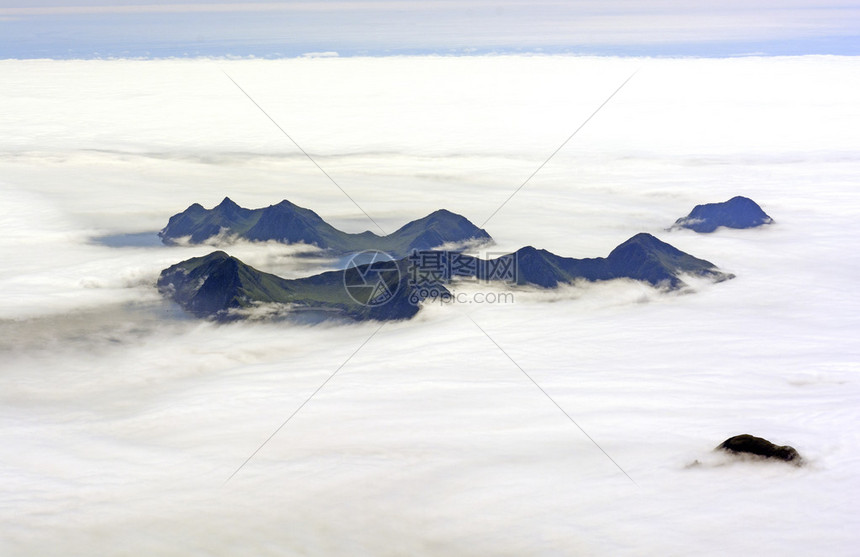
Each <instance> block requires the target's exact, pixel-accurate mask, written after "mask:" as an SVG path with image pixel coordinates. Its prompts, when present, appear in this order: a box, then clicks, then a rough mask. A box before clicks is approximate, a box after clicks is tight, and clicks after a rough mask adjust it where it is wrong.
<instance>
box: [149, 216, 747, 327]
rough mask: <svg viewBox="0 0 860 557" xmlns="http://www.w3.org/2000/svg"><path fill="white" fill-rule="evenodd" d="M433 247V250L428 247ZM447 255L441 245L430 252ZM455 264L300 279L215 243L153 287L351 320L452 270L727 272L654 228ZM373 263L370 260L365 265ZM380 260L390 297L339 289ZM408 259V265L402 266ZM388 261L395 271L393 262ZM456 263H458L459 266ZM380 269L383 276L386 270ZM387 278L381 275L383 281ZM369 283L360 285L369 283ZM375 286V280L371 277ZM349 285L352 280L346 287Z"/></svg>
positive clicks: (444, 278)
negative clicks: (571, 250)
mask: <svg viewBox="0 0 860 557" xmlns="http://www.w3.org/2000/svg"><path fill="white" fill-rule="evenodd" d="M431 253H434V252H431ZM435 253H442V254H444V255H445V256H449V255H450V254H449V252H435ZM458 258H459V259H460V263H461V264H462V267H458V269H457V271H458V272H456V273H455V272H452V270H451V267H450V266H446V267H442V269H444V271H443V272H442V273H441V274H437V275H435V279H434V280H433V281H431V282H430V283H429V284H415V283H414V282H413V279H414V278H415V275H414V274H413V273H412V271H413V270H414V265H415V260H413V259H410V257H405V258H402V259H399V260H395V261H387V262H378V263H369V264H365V265H360V266H357V267H350V268H347V269H346V270H344V271H328V272H325V273H320V274H318V275H314V276H311V277H306V278H300V279H283V278H281V277H278V276H276V275H272V274H270V273H264V272H262V271H258V270H257V269H254V268H253V267H250V266H249V265H246V264H244V263H242V262H241V261H240V260H238V259H236V258H235V257H231V256H229V255H227V254H226V253H224V252H223V251H216V252H213V253H211V254H209V255H207V256H204V257H197V258H193V259H189V260H187V261H183V262H181V263H177V264H176V265H173V266H171V267H169V268H168V269H165V270H164V271H162V273H161V276H160V277H159V279H158V288H159V291H161V292H162V294H164V295H167V296H169V297H171V298H172V299H173V300H174V301H176V302H177V303H178V304H179V305H180V306H182V307H183V308H184V309H185V310H187V311H189V312H190V313H192V314H194V315H197V316H198V317H214V318H216V319H231V318H237V317H241V310H243V309H247V308H251V307H254V306H255V305H259V304H267V303H277V304H290V305H292V306H294V307H296V308H301V309H318V310H325V311H332V312H334V313H335V314H338V315H341V316H344V317H349V318H352V319H356V320H365V319H376V320H392V319H408V318H410V317H412V316H413V315H415V314H416V313H417V312H418V303H417V302H418V301H420V300H423V299H425V298H426V297H428V295H432V294H428V293H427V291H428V290H430V291H431V292H433V294H435V295H436V296H444V295H446V294H450V292H449V291H448V290H447V289H446V288H445V284H447V283H448V282H449V281H450V280H451V279H452V278H453V277H454V276H459V277H463V278H469V277H471V278H477V279H482V280H508V281H509V282H511V283H516V284H520V285H535V286H540V287H544V288H554V287H556V286H558V285H559V284H569V283H572V282H574V281H576V280H589V281H600V280H611V279H615V278H630V279H634V280H641V281H644V282H648V283H649V284H652V285H656V286H666V287H668V288H679V287H681V286H683V284H684V283H683V282H682V279H681V278H680V277H681V276H682V275H693V276H699V277H704V278H709V279H711V280H714V281H722V280H727V279H730V278H732V277H733V275H731V274H728V273H724V272H722V271H720V270H719V269H718V268H717V267H716V266H715V265H714V264H713V263H710V262H709V261H705V260H703V259H698V258H696V257H693V256H692V255H690V254H687V253H684V252H682V251H680V250H678V249H677V248H675V247H673V246H671V245H669V244H667V243H665V242H662V241H660V240H658V239H657V238H655V237H654V236H652V235H650V234H646V233H641V234H637V235H635V236H633V237H632V238H630V239H629V240H627V241H626V242H624V243H622V244H621V245H619V246H618V247H616V248H615V249H614V250H612V252H611V253H610V254H609V256H607V257H605V258H603V257H598V258H590V259H575V258H570V257H561V256H558V255H555V254H553V253H551V252H549V251H546V250H539V249H536V248H533V247H531V246H529V247H525V248H522V249H520V250H517V251H516V252H514V253H513V254H510V255H506V256H502V257H500V258H496V259H491V260H483V259H478V258H474V257H470V256H463V255H462V254H458ZM503 258H509V259H511V258H512V259H513V260H514V261H515V262H516V263H515V264H516V273H515V275H506V276H505V277H499V276H496V275H494V274H493V270H494V269H498V268H499V267H500V264H501V263H503V261H502V259H503ZM373 265H377V267H376V268H374V267H372V266H373ZM385 265H388V268H389V269H390V270H391V271H390V274H389V275H386V274H385V273H384V272H383V273H382V274H378V275H375V276H382V277H383V282H385V284H382V285H381V286H382V288H383V289H387V290H389V291H390V292H391V293H392V295H391V297H390V299H388V300H387V301H386V302H384V303H382V304H379V305H365V304H362V303H359V302H357V301H356V300H355V299H354V297H353V296H354V290H353V291H352V292H353V296H351V295H350V293H348V292H347V287H346V286H345V285H346V284H351V285H354V284H360V283H361V282H362V280H363V279H362V276H363V274H364V273H367V272H368V270H370V271H374V270H378V269H383V270H384V266H385ZM410 265H412V266H413V268H412V269H410ZM395 267H396V272H395V271H394V268H395ZM464 269H465V270H466V271H464ZM386 277H388V278H386ZM386 281H387V282H386ZM372 286H373V285H368V288H371V287H372ZM376 286H377V287H378V286H380V285H379V284H377V285H376ZM353 288H354V287H353Z"/></svg>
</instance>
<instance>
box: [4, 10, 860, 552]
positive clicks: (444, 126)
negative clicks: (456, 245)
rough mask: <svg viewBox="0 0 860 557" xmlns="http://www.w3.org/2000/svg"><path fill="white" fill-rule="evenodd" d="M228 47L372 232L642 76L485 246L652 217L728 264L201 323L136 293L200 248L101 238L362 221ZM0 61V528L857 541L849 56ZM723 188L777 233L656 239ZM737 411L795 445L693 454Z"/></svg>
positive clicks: (545, 146) (169, 535) (857, 334)
mask: <svg viewBox="0 0 860 557" xmlns="http://www.w3.org/2000/svg"><path fill="white" fill-rule="evenodd" d="M9 23H10V25H14V24H15V23H16V22H9ZM219 68H222V69H224V70H225V71H227V72H228V73H229V74H230V75H231V77H233V78H234V79H236V80H237V82H238V83H240V84H241V85H242V86H243V88H245V89H246V91H248V92H249V94H251V95H252V96H254V98H255V100H256V101H257V102H258V103H259V104H260V105H261V106H263V107H264V108H265V109H266V111H267V112H268V113H269V114H270V115H271V116H272V118H274V119H275V120H276V121H278V123H279V124H280V125H282V126H283V127H284V129H285V130H287V131H288V132H289V133H290V135H291V137H293V138H295V139H296V141H297V142H298V143H299V144H300V145H302V147H303V148H304V149H306V150H307V152H308V153H310V154H312V156H314V157H315V160H317V161H318V162H319V164H320V165H321V166H322V167H323V168H325V169H326V171H327V172H328V173H329V174H330V175H331V176H332V178H334V179H335V180H337V182H338V184H340V185H341V186H342V187H343V188H344V190H346V191H347V192H349V194H350V195H351V196H352V197H353V198H354V199H355V200H356V201H357V202H358V203H359V204H360V205H361V206H362V208H364V209H365V210H366V211H367V212H368V214H370V215H371V216H372V217H373V218H374V220H376V221H377V222H379V224H380V225H381V226H382V227H383V229H385V230H387V231H392V230H396V229H398V228H400V227H402V226H403V225H404V224H406V223H407V221H409V220H412V219H413V218H415V217H418V216H422V215H425V214H426V213H427V211H428V208H430V207H433V208H435V207H445V208H447V209H449V210H451V211H453V212H456V213H458V214H462V215H468V216H469V218H470V219H472V220H474V222H477V223H482V222H483V221H484V220H485V219H486V218H487V217H489V216H490V215H491V214H492V213H493V211H495V210H496V209H497V208H498V207H499V206H500V205H501V204H502V203H503V202H504V201H505V200H506V199H508V198H509V197H510V196H511V194H512V193H513V192H514V191H515V190H516V188H518V187H519V186H520V185H521V184H522V183H523V181H524V180H525V179H526V178H528V176H529V175H531V174H532V173H533V172H534V171H535V169H537V168H538V166H539V165H540V164H541V163H543V162H544V161H546V160H547V156H548V155H549V154H550V153H552V152H553V150H554V149H556V148H557V147H558V146H559V145H560V144H561V142H562V141H563V140H564V139H565V138H567V137H568V136H569V135H570V134H571V133H572V132H573V131H574V130H575V129H576V127H577V126H579V125H580V123H582V122H583V121H584V120H585V119H586V118H588V117H589V115H591V114H592V113H593V112H594V110H595V108H596V107H598V106H599V105H600V104H601V103H602V102H604V101H605V100H606V98H607V96H608V95H609V94H610V93H611V92H612V91H614V90H615V89H616V88H617V87H618V85H619V84H620V83H621V82H622V81H623V80H624V79H626V78H627V77H629V76H630V74H631V73H632V72H633V71H634V70H636V69H639V72H638V73H637V74H636V76H635V77H634V78H633V79H632V80H631V81H630V82H629V83H628V85H627V86H625V88H624V89H622V90H621V91H620V92H619V93H618V94H617V95H616V96H615V97H614V98H613V99H612V100H611V101H610V102H609V103H608V104H607V105H606V106H605V107H604V108H603V109H602V110H601V111H600V112H599V113H598V114H597V115H596V116H595V117H594V118H592V119H591V121H590V122H589V123H588V124H587V125H586V126H585V127H584V128H583V129H582V130H581V131H580V132H579V133H578V134H577V135H576V136H575V137H574V138H573V139H572V140H571V141H570V142H569V143H568V144H567V145H566V146H565V147H564V148H563V149H561V150H560V151H559V152H558V154H557V155H556V156H555V157H554V158H553V159H552V160H551V161H549V163H547V164H546V165H545V166H544V167H543V169H542V170H541V171H540V172H539V173H537V175H535V176H534V178H532V179H531V181H529V183H528V184H526V186H524V187H523V188H521V189H520V191H519V192H518V193H516V194H515V195H514V196H513V198H511V199H510V201H509V202H508V203H507V204H506V205H505V206H504V207H503V208H502V209H501V210H499V211H498V212H497V213H496V215H495V216H493V218H492V219H491V220H490V221H489V222H488V223H487V224H486V225H483V224H482V228H486V229H487V230H488V231H490V232H491V233H492V235H493V238H494V240H495V241H496V243H497V245H496V246H493V247H488V248H485V250H482V251H480V252H479V253H478V254H475V255H479V256H480V257H481V258H482V259H493V258H497V257H499V256H500V255H503V254H505V253H512V252H514V251H516V250H517V249H519V248H521V247H522V246H524V245H531V246H538V247H540V248H543V249H546V250H547V251H549V252H551V253H555V254H562V255H576V256H598V255H599V256H606V255H607V254H609V253H610V252H611V251H612V250H613V249H614V248H615V247H616V246H617V245H618V244H619V242H620V241H622V240H624V239H626V238H630V237H632V236H634V235H635V234H637V233H639V232H642V231H645V232H648V233H651V234H654V235H656V236H658V237H660V238H661V239H664V240H667V241H669V242H670V243H671V244H672V245H673V246H675V247H676V248H678V249H679V250H681V251H683V252H685V253H689V254H693V255H694V256H696V257H698V258H702V259H704V260H707V261H711V262H714V263H716V264H717V265H719V267H720V268H721V269H724V270H726V271H731V272H732V273H734V274H735V275H736V278H735V279H733V280H730V281H725V282H721V283H718V284H713V283H711V282H710V281H708V280H696V279H688V278H686V277H685V278H684V280H685V282H687V284H688V286H689V288H688V289H679V290H675V291H665V290H663V289H659V288H654V287H652V286H650V285H649V284H648V283H645V282H641V281H632V280H626V279H619V280H611V281H599V282H593V283H592V282H583V281H581V282H578V283H576V284H575V285H561V286H559V287H557V288H555V289H552V290H546V289H539V288H531V287H521V288H516V289H512V290H516V292H515V294H516V298H515V300H514V301H513V303H507V304H492V303H477V301H475V300H474V297H471V298H470V299H471V300H472V301H473V303H471V304H470V303H458V304H450V305H445V306H441V305H438V304H427V305H426V307H423V308H422V309H421V311H420V312H419V313H418V314H417V315H416V316H414V317H413V318H412V319H409V320H407V321H398V322H388V323H385V324H382V328H379V327H380V323H376V322H357V323H343V322H339V321H335V320H332V321H326V322H324V323H320V324H317V325H305V324H296V323H285V322H264V321H263V322H261V321H253V320H248V321H242V322H232V323H226V324H221V323H213V322H210V321H206V320H198V319H193V318H188V316H187V315H185V314H184V312H182V311H181V310H178V309H177V307H176V305H175V304H173V303H170V302H168V301H165V300H164V299H163V297H162V296H161V295H160V294H159V293H158V291H157V289H156V287H155V284H156V281H157V280H158V276H159V274H160V272H161V271H162V270H163V269H165V268H167V267H169V266H171V265H173V264H175V263H176V262H178V261H181V260H186V259H189V258H192V257H202V256H206V255H208V254H209V253H210V252H211V251H212V250H213V247H212V246H207V245H192V246H187V247H181V246H176V247H168V246H158V245H156V246H154V247H123V248H112V247H108V246H105V245H103V244H101V243H98V242H96V241H94V240H93V238H96V237H99V236H102V235H106V234H122V233H139V232H147V231H148V232H151V233H152V234H153V236H154V235H155V232H156V231H157V230H159V229H160V228H162V227H163V226H164V225H165V216H166V215H171V214H173V213H174V212H176V208H177V207H187V206H189V205H191V204H192V203H195V202H198V203H201V204H202V205H204V206H206V207H211V206H213V205H215V204H217V203H218V202H219V201H220V200H221V199H223V198H224V196H225V195H228V194H229V196H230V198H231V199H234V200H235V201H236V202H237V203H238V204H239V205H241V206H245V207H264V206H266V205H268V204H269V203H271V202H272V200H279V199H282V198H284V197H286V198H288V199H289V200H290V201H291V202H293V203H295V204H297V205H300V206H303V207H312V208H313V209H314V210H315V211H317V212H318V213H319V214H320V215H324V216H325V218H326V220H327V221H328V222H330V223H331V224H332V225H333V226H335V227H336V228H338V229H339V230H343V231H346V232H351V233H360V232H362V231H364V230H367V229H368V228H370V227H371V226H372V223H370V222H369V221H368V219H367V218H366V217H365V216H364V215H363V214H360V213H359V212H358V211H357V210H356V208H355V206H354V205H352V203H351V202H350V201H349V199H347V198H346V197H345V196H344V195H343V193H342V192H340V191H339V190H337V189H336V188H335V187H334V186H332V184H331V182H329V181H328V180H327V178H326V177H325V176H323V175H321V173H320V172H319V170H318V169H317V168H316V167H314V166H313V165H311V164H310V163H309V162H308V161H307V158H306V157H305V156H304V155H303V154H302V153H300V152H298V151H297V150H296V149H295V147H294V146H293V145H292V144H291V143H289V141H288V140H286V138H284V137H283V136H282V135H281V134H280V133H279V131H278V130H277V129H276V128H274V126H273V125H272V124H271V122H270V121H268V120H266V119H265V117H263V116H261V114H260V113H259V110H258V109H257V108H256V107H255V106H253V105H252V104H251V103H250V102H249V101H248V99H247V98H246V97H244V96H243V95H242V94H241V93H240V92H238V91H237V90H236V88H235V86H234V85H233V84H232V83H230V82H229V80H227V79H226V78H225V77H224V75H223V73H222V72H221V71H220V69H219ZM0 74H2V79H0V97H2V99H3V103H4V110H2V111H0V207H2V208H3V210H2V211H0V227H2V230H3V234H0V253H2V254H3V256H2V258H0V302H2V303H0V555H3V556H6V555H10V556H13V557H18V556H31V555H58V554H62V555H63V556H91V555H103V554H128V555H165V556H177V557H178V556H182V557H188V556H209V555H222V554H227V555H232V554H241V555H245V554H249V553H250V554H254V555H284V554H298V555H355V554H364V555H382V556H386V555H404V554H406V555H440V556H446V557H447V556H450V555H466V556H478V555H622V556H624V555H637V556H641V555H689V554H695V555H703V556H714V557H717V556H719V557H722V556H724V555H727V554H737V555H742V554H748V553H749V552H750V551H753V552H755V553H757V554H760V555H765V556H771V555H773V556H775V555H780V556H782V555H796V556H806V555H821V554H825V555H837V556H850V555H854V554H855V553H856V548H857V547H858V542H860V540H858V535H860V534H858V530H857V529H856V528H854V527H853V525H854V524H856V523H858V522H860V510H858V506H857V503H856V499H857V493H860V473H858V470H860V443H858V424H860V405H858V404H857V401H858V400H860V382H858V373H860V366H858V362H860V344H858V342H857V339H858V338H860V321H858V318H857V316H858V315H860V297H858V296H857V295H856V292H857V287H856V285H857V277H858V276H860V253H858V250H857V249H856V247H857V237H858V235H860V228H858V221H857V215H858V214H860V188H857V187H855V186H856V183H857V177H858V176H860V158H858V153H860V106H858V96H857V91H858V90H860V61H858V60H857V59H855V58H845V57H801V58H758V57H755V56H747V57H739V58H733V59H724V60H701V59H665V60H661V59H645V58H641V59H640V58H637V59H626V58H589V57H554V56H528V57H526V56H523V57H506V56H492V57H477V58H471V57H441V56H440V57H434V58H395V57H392V58H385V59H359V58H354V59H336V60H323V59H308V60H305V59H303V60H284V61H260V60H237V61H230V60H218V61H212V60H205V61H203V60H199V61H198V60H164V61H120V60H113V61H108V60H103V61H80V60H76V61H68V62H56V61H48V60H33V61H28V62H21V61H9V60H2V61H0ZM285 184H297V186H294V187H285ZM298 185H300V186H298ZM738 193H743V195H745V196H748V197H749V198H751V199H754V200H756V201H757V202H760V203H762V204H763V206H764V207H765V209H766V210H767V213H768V214H770V215H772V216H773V217H774V219H776V221H777V223H778V225H774V226H763V227H760V228H757V229H754V230H736V229H730V228H723V229H720V230H719V232H717V233H715V234H696V233H692V232H690V233H673V234H666V233H665V232H664V230H665V228H666V227H667V226H668V225H670V224H671V223H672V222H673V221H674V220H675V219H676V218H678V217H680V216H683V215H686V214H688V213H689V211H690V209H692V208H693V207H694V206H695V205H697V204H701V203H705V202H709V201H714V200H717V201H719V200H726V199H730V198H731V197H733V196H735V195H737V194H738ZM228 251H229V253H230V255H231V256H233V257H236V258H237V259H240V260H241V261H243V262H245V263H246V264H248V265H251V266H253V267H254V268H256V269H259V270H260V271H262V272H267V273H272V274H276V275H278V276H282V277H284V278H287V279H292V278H300V277H306V276H311V275H316V274H319V273H321V272H324V271H325V270H326V269H331V268H332V266H333V263H332V262H330V261H328V262H327V261H325V260H324V259H325V258H321V257H320V258H318V257H303V256H300V255H299V252H300V250H299V246H290V245H285V244H282V243H278V242H245V241H238V242H236V243H235V244H233V245H231V246H230V247H229V250H228ZM491 288H495V287H493V286H492V285H483V284H481V285H469V284H467V283H465V282H464V283H463V284H460V285H457V289H458V290H459V291H461V292H465V293H467V294H477V293H480V292H490V290H489V289H491ZM502 288H503V287H501V286H500V287H499V289H502ZM493 291H495V290H493ZM505 292H507V289H505ZM470 318H471V319H472V320H474V322H475V323H477V324H478V325H480V327H481V329H483V331H484V332H486V334H487V335H489V336H490V338H488V337H487V336H486V335H485V334H484V332H482V330H481V329H479V328H478V327H476V325H475V323H473V322H472V321H471V320H470ZM491 339H492V340H491ZM500 348H501V349H503V350H504V352H502V350H500ZM512 360H513V361H512ZM514 362H515V363H514ZM518 366H519V367H518ZM521 369H522V371H521ZM523 371H525V372H526V373H528V374H529V376H530V377H531V378H533V379H534V381H535V382H537V383H538V385H540V387H541V388H542V389H544V390H545V392H546V393H548V394H549V395H550V396H552V398H553V400H555V401H556V402H557V403H558V405H559V406H560V407H561V408H563V409H564V411H565V412H567V413H569V415H570V416H571V417H572V418H573V419H574V420H575V421H576V423H577V424H578V425H579V426H581V427H582V429H583V430H585V432H587V433H588V435H589V436H590V437H591V438H592V439H593V440H594V441H596V442H597V443H598V444H599V445H600V447H602V448H603V449H604V450H605V451H606V453H608V454H609V455H610V456H611V457H612V458H613V459H614V460H615V462H617V463H618V464H619V465H620V466H621V467H623V469H624V470H625V471H626V472H627V473H628V474H629V475H630V476H631V477H632V478H633V479H634V480H635V481H636V484H634V483H633V482H631V481H630V480H629V479H628V478H627V477H625V475H624V474H622V473H621V472H620V471H619V470H618V468H616V467H615V465H613V463H612V462H610V461H609V459H608V458H607V457H606V455H604V454H603V453H602V452H601V451H600V450H599V449H598V448H597V447H595V446H594V444H593V443H592V442H591V441H590V440H589V438H588V437H586V435H585V434H584V433H583V432H582V431H580V430H579V429H578V428H577V427H576V426H575V425H573V424H572V423H571V422H570V421H569V420H568V418H567V417H566V416H565V415H564V414H563V413H562V412H561V411H560V410H559V409H558V407H556V406H555V405H554V404H552V403H551V402H550V401H549V400H548V399H547V398H546V396H545V395H544V393H542V392H541V391H540V389H538V388H537V387H536V386H535V384H534V383H532V382H531V381H530V380H529V379H528V378H527V377H526V376H525V375H524V374H523ZM335 372H336V373H335ZM333 374H334V375H333ZM326 381H327V383H326V384H325V385H324V386H323V387H322V389H321V390H319V392H317V393H316V395H315V396H313V398H311V399H310V401H309V402H306V401H308V398H309V397H310V396H311V395H312V394H313V393H314V392H315V391H316V390H317V389H318V388H320V386H321V385H322V384H323V382H326ZM302 404H304V406H303V407H301V410H300V411H299V412H298V413H297V414H296V415H295V416H294V417H293V418H292V419H291V420H290V421H289V422H288V423H286V425H283V427H281V426H282V424H284V422H285V420H287V418H289V416H290V415H291V414H292V413H293V412H295V411H296V409H298V408H299V407H300V406H301V405H302ZM278 428H280V429H278ZM273 434H274V435H273ZM740 434H751V435H754V436H757V437H761V438H764V439H767V440H770V441H772V442H774V443H778V444H779V445H789V446H791V447H794V448H795V449H796V450H797V451H798V453H799V454H800V455H802V457H803V459H804V461H805V465H804V466H800V467H796V466H794V465H792V464H786V463H784V462H779V461H776V462H752V461H747V460H745V459H738V458H736V457H731V455H724V454H722V451H716V452H715V451H714V450H713V449H714V447H716V446H717V445H718V444H720V443H721V442H722V441H724V440H726V439H729V438H731V437H733V436H736V435H740ZM270 436H272V437H271V440H270V441H268V442H267V443H266V444H265V446H263V447H262V449H260V450H259V451H258V452H257V453H256V454H255V455H254V456H253V458H251V459H250V460H249V461H248V463H247V464H245V465H244V467H243V468H242V469H241V470H240V471H239V472H238V473H237V474H236V475H235V476H234V477H233V478H232V479H231V480H230V481H229V482H227V483H226V484H225V481H226V480H227V478H228V477H229V476H230V475H231V474H232V473H233V472H234V471H236V470H237V469H238V468H239V467H240V466H241V465H242V463H243V462H244V461H245V460H246V459H248V458H249V457H250V456H251V455H252V454H253V453H254V451H257V449H258V448H259V447H260V446H261V445H262V444H263V443H264V442H265V441H266V440H267V439H268V438H269V437H270ZM695 461H699V462H700V463H701V464H700V465H698V466H690V464H691V463H693V462H695Z"/></svg>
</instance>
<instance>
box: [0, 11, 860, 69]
mask: <svg viewBox="0 0 860 557" xmlns="http://www.w3.org/2000/svg"><path fill="white" fill-rule="evenodd" d="M858 30H860V6H858V5H857V3H856V2H849V1H846V0H831V1H827V2H814V1H810V0H794V1H786V2H780V3H778V4H777V3H775V2H765V1H762V0H753V1H749V2H741V1H737V0H731V1H727V2H720V3H719V4H718V5H709V6H703V5H702V4H701V3H699V2H691V1H679V0H662V1H653V2H635V1H631V0H609V1H605V2H598V1H584V2H561V1H557V0H556V1H553V0H538V1H535V2H525V1H522V0H509V1H494V2H490V1H486V0H471V1H465V2H454V1H450V0H428V1H417V2H412V1H397V0H378V1H352V0H333V1H316V2H301V1H286V2H273V1H268V2H249V3H240V2H211V1H204V0H198V1H195V0H183V1H181V2H175V1H170V0H160V1H152V0H136V1H132V2H116V1H109V0H41V1H37V2H23V1H21V0H6V1H2V2H0V58H40V57H45V58H98V57H126V56H129V57H163V56H231V55H235V56H261V57H280V56H298V55H302V54H305V53H309V52H337V53H338V54H340V55H347V56H350V55H371V56H377V55H392V54H471V53H493V52H550V53H558V52H564V53H574V54H617V55H636V56H667V55H668V56H705V57H712V56H736V55H748V54H763V55H798V54H842V55H854V54H858V53H860V31H858Z"/></svg>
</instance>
